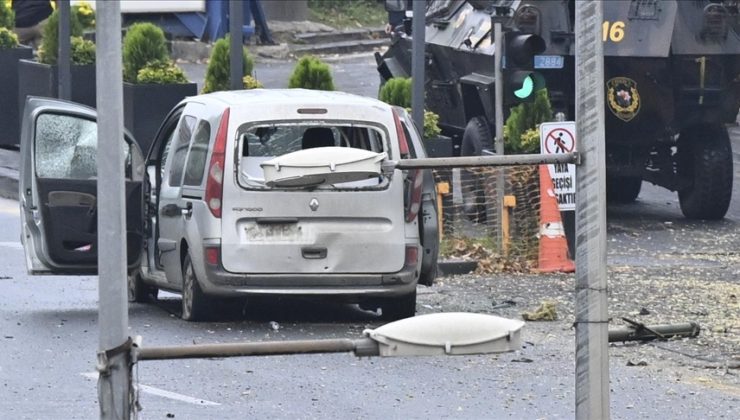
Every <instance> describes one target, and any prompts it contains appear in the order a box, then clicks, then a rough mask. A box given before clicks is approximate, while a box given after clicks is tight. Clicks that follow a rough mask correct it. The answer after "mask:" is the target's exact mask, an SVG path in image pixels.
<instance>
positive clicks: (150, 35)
mask: <svg viewBox="0 0 740 420" xmlns="http://www.w3.org/2000/svg"><path fill="white" fill-rule="evenodd" d="M168 60H169V53H168V52H167V42H166V40H165V38H164V32H162V29H160V28H159V27H158V26H157V25H154V24H152V23H148V22H146V23H134V24H133V25H131V26H130V27H129V28H128V30H127V31H126V36H125V37H124V38H123V80H125V81H127V82H129V83H136V79H137V77H138V74H139V70H141V69H142V68H144V67H145V66H146V65H147V63H149V62H153V61H156V62H167V61H168Z"/></svg>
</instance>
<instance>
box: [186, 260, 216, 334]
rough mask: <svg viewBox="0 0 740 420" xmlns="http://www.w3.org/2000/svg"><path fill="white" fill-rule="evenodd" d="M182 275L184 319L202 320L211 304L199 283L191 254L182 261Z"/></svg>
mask: <svg viewBox="0 0 740 420" xmlns="http://www.w3.org/2000/svg"><path fill="white" fill-rule="evenodd" d="M182 277H183V278H182V319H184V320H185V321H202V320H204V319H205V318H206V316H207V315H208V310H209V306H210V305H209V301H208V297H207V296H206V295H204V294H203V291H202V290H201V288H200V284H198V278H197V277H196V276H195V271H194V270H193V261H192V260H191V259H190V255H186V256H185V261H183V263H182Z"/></svg>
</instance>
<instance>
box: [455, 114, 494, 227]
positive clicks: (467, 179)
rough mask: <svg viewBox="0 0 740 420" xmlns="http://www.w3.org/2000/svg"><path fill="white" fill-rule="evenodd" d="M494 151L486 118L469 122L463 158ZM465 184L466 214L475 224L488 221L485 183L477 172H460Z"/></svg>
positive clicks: (466, 128)
mask: <svg viewBox="0 0 740 420" xmlns="http://www.w3.org/2000/svg"><path fill="white" fill-rule="evenodd" d="M484 149H487V150H491V151H493V135H492V134H491V128H490V125H489V124H488V121H487V120H486V119H485V118H484V117H473V118H471V119H470V121H468V124H467V125H466V126H465V132H464V133H463V138H462V144H461V147H460V155H461V156H481V154H482V153H483V150H484ZM460 178H461V181H462V184H463V191H462V193H463V201H464V206H465V213H466V215H467V216H468V218H470V219H471V220H472V221H473V222H476V223H485V221H486V194H485V191H484V188H483V187H484V184H483V181H482V180H481V179H480V176H479V175H478V174H476V173H475V171H473V170H470V169H463V170H462V171H460Z"/></svg>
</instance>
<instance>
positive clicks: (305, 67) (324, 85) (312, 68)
mask: <svg viewBox="0 0 740 420" xmlns="http://www.w3.org/2000/svg"><path fill="white" fill-rule="evenodd" d="M288 87H289V88H291V89H292V88H303V89H313V90H334V80H333V78H332V76H331V71H330V70H329V66H328V65H327V64H326V63H324V62H323V61H321V60H320V59H318V58H317V57H314V56H310V55H307V56H304V57H301V59H300V60H298V63H297V64H296V66H295V69H293V73H292V74H291V75H290V81H289V82H288Z"/></svg>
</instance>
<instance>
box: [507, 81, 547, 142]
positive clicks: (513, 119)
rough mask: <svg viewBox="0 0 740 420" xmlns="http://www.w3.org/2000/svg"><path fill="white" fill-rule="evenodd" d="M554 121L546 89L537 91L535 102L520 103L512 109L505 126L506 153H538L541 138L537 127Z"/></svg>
mask: <svg viewBox="0 0 740 420" xmlns="http://www.w3.org/2000/svg"><path fill="white" fill-rule="evenodd" d="M547 121H552V106H551V105H550V97H549V96H548V94H547V90H546V89H542V90H540V91H539V92H537V95H536V96H535V99H534V102H528V103H523V104H519V105H517V106H516V107H514V108H512V109H511V114H510V115H509V118H507V119H506V124H505V126H504V149H505V152H506V153H537V152H538V151H539V149H540V139H539V132H538V131H537V127H538V126H539V124H540V123H543V122H547Z"/></svg>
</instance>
